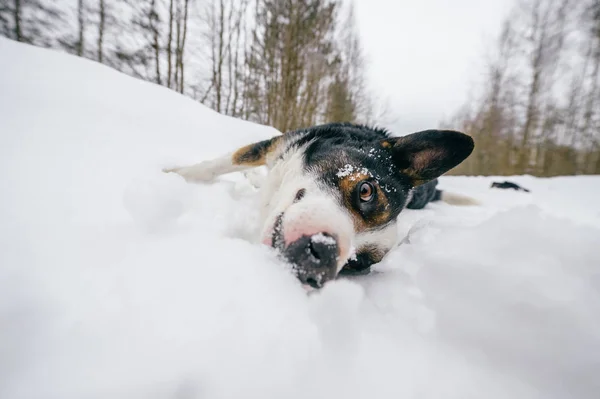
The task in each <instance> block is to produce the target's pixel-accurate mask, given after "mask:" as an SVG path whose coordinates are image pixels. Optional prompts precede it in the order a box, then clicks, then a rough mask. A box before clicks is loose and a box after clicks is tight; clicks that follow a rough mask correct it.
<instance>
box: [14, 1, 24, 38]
mask: <svg viewBox="0 0 600 399" xmlns="http://www.w3.org/2000/svg"><path fill="white" fill-rule="evenodd" d="M14 18H15V38H16V39H17V41H18V42H22V41H24V40H23V31H22V30H21V0H15V10H14Z"/></svg>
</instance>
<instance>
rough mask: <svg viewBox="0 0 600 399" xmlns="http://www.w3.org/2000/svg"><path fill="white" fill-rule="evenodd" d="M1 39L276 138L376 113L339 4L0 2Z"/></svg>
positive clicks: (285, 0)
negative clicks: (156, 89)
mask: <svg viewBox="0 0 600 399" xmlns="http://www.w3.org/2000/svg"><path fill="white" fill-rule="evenodd" d="M0 34H2V35H4V36H6V37H9V38H12V39H14V40H17V41H21V42H26V43H31V44H34V45H38V46H44V47H51V48H57V49H63V50H65V51H68V52H69V53H72V54H75V55H78V56H81V57H86V58H89V59H93V60H96V61H98V62H101V63H103V64H106V65H109V66H111V67H113V68H115V69H117V70H119V71H122V72H124V73H127V74H129V75H132V76H135V77H137V78H140V79H144V80H147V81H151V82H154V83H157V84H159V85H163V86H166V87H169V88H171V89H173V90H176V91H178V92H180V93H182V94H184V95H186V96H189V97H191V98H193V99H195V100H198V101H200V102H202V103H204V104H205V105H207V106H209V107H211V108H213V109H214V110H216V111H218V112H220V113H223V114H227V115H231V116H234V117H240V118H244V119H247V120H250V121H255V122H258V123H263V124H267V125H270V126H274V127H275V128H277V129H279V130H280V131H286V130H289V129H295V128H300V127H306V126H309V125H313V124H315V123H323V122H336V121H355V122H363V123H369V122H371V121H372V119H373V118H374V113H375V109H376V105H375V103H374V101H372V97H371V96H369V93H368V90H367V87H366V85H365V83H364V82H365V66H364V59H363V52H362V50H361V44H360V40H359V37H358V32H357V28H356V24H355V18H354V15H353V7H352V5H351V4H348V2H346V1H342V0H252V1H251V0H71V1H70V2H68V1H61V2H55V1H53V0H0ZM115 95H118V93H115Z"/></svg>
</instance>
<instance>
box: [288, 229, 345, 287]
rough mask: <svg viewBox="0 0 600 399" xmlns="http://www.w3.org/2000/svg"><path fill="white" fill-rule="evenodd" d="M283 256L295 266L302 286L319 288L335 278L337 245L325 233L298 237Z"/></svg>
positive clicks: (332, 238)
mask: <svg viewBox="0 0 600 399" xmlns="http://www.w3.org/2000/svg"><path fill="white" fill-rule="evenodd" d="M285 256H286V258H287V259H288V260H289V261H290V262H291V263H292V264H293V265H294V266H295V268H296V271H297V273H298V278H299V279H300V281H301V282H302V283H303V284H307V285H310V286H311V287H313V288H320V287H321V286H323V284H325V283H326V282H327V281H328V280H331V279H333V278H335V274H336V271H337V258H338V243H337V240H336V239H335V238H334V237H333V236H331V235H329V234H327V233H319V234H315V235H313V236H302V237H300V238H299V239H298V240H296V241H294V242H293V243H291V244H290V245H288V247H287V248H286V250H285Z"/></svg>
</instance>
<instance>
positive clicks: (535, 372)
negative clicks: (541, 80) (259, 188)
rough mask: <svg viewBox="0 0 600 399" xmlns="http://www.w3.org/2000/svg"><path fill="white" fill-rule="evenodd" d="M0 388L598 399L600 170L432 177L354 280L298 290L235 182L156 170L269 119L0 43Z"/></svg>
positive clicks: (242, 140) (216, 148)
mask: <svg viewBox="0 0 600 399" xmlns="http://www.w3.org/2000/svg"><path fill="white" fill-rule="evenodd" d="M0 56H1V57H2V59H3V62H2V63H1V64H0V93H1V94H0V187H1V188H2V197H1V199H0V221H1V224H0V243H1V244H0V245H1V248H0V397H2V398H11V399H20V398H45V399H48V398H61V399H62V398H109V397H110V398H128V399H129V398H186V399H187V398H236V397H243V398H281V397H286V398H306V397H311V398H331V397H344V398H371V397H377V398H399V397H401V398H417V397H418V398H440V397H443V398H481V397H485V398H506V397H512V398H572V397H578V398H592V397H595V396H596V395H597V393H598V392H599V391H600V381H599V380H598V378H597V373H598V370H599V367H600V355H599V354H600V321H599V319H598V317H597V315H598V314H600V251H598V244H599V243H600V208H599V205H598V202H597V201H596V200H594V199H595V198H598V197H599V195H600V178H599V177H577V178H557V179H535V178H533V177H527V176H524V177H515V178H514V180H516V181H518V182H520V183H522V184H523V185H525V186H526V187H528V188H530V189H531V190H532V193H531V194H524V193H515V192H508V191H501V190H490V189H489V188H488V186H489V184H490V182H491V181H492V180H493V178H463V177H452V178H451V177H447V178H443V179H442V182H441V186H442V188H447V189H452V190H453V191H456V192H460V193H462V194H469V195H472V196H474V197H476V198H478V199H480V200H481V201H482V202H483V205H482V206H480V207H452V206H449V205H446V204H432V205H430V206H429V207H427V208H426V209H424V210H421V211H407V212H406V213H405V214H404V215H403V216H402V219H403V220H404V223H403V225H402V227H401V228H402V229H403V231H404V232H409V238H408V240H407V241H406V242H405V243H404V244H403V245H401V246H400V247H399V248H398V249H396V250H395V251H393V252H392V253H391V254H390V255H389V256H388V257H387V258H386V259H385V261H384V262H382V263H381V264H380V265H378V266H377V267H376V268H375V271H374V272H373V273H371V274H370V275H368V276H361V277H356V278H352V279H346V280H339V281H336V282H334V283H332V284H329V285H328V286H327V287H326V288H325V289H323V290H321V291H320V292H317V293H314V294H311V295H307V294H306V292H305V291H304V290H303V289H302V288H301V287H300V286H299V284H298V282H297V281H296V280H295V278H294V277H293V276H292V275H291V274H290V273H289V271H288V270H287V269H286V268H285V267H284V266H283V265H281V264H280V263H279V262H278V261H277V260H276V258H275V256H274V255H273V254H272V253H271V252H270V251H269V250H268V249H267V248H264V247H261V246H257V245H253V244H251V243H249V242H248V239H249V238H251V237H252V236H253V234H254V233H255V232H254V229H255V228H256V207H255V202H254V201H255V200H256V198H255V197H256V196H255V195H254V194H255V191H254V189H253V188H252V187H251V185H250V184H249V183H248V182H246V181H245V180H244V179H243V178H242V177H241V176H239V175H232V176H229V177H226V178H224V179H221V180H220V181H219V182H218V183H215V184H211V185H197V186H194V185H188V184H185V183H184V182H183V181H182V180H181V179H180V178H178V177H177V176H171V175H164V174H161V173H160V169H161V168H162V167H163V166H164V165H167V164H171V163H175V162H177V163H179V162H190V161H197V160H201V159H204V158H207V157H211V156H215V155H218V154H221V153H222V152H225V151H229V150H231V149H232V148H234V147H235V146H239V145H244V144H246V143H248V142H250V141H254V140H259V139H264V138H266V137H270V136H272V135H274V134H277V132H276V131H274V130H273V129H270V128H267V127H264V126H259V125H256V124H251V123H247V122H244V121H239V120H235V119H232V118H228V117H225V116H221V115H219V114H217V113H215V112H213V111H211V110H209V109H207V108H205V107H203V106H201V105H199V104H197V103H195V102H193V101H191V100H189V99H186V98H184V97H182V96H179V95H177V94H175V93H173V92H171V91H169V90H166V89H164V88H161V87H157V86H155V85H152V84H148V83H145V82H141V81H138V80H134V79H131V78H129V77H126V76H124V75H121V74H119V73H117V72H114V71H112V70H110V69H108V68H106V67H103V66H101V65H97V64H95V63H92V62H89V61H86V60H81V59H76V58H73V57H70V56H66V55H62V54H58V53H55V52H52V51H49V50H43V49H36V48H32V47H29V46H24V45H20V44H16V43H13V42H10V41H7V40H4V39H0Z"/></svg>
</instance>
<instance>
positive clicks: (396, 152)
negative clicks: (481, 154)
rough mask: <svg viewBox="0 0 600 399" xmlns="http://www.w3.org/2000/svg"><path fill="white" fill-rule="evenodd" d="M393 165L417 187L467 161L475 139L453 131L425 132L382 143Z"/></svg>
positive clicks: (386, 140) (390, 139) (394, 138)
mask: <svg viewBox="0 0 600 399" xmlns="http://www.w3.org/2000/svg"><path fill="white" fill-rule="evenodd" d="M381 146H382V147H383V148H385V149H386V150H388V151H391V152H392V161H393V162H394V164H395V165H396V167H397V168H398V170H399V171H400V173H402V174H404V175H406V176H408V177H409V179H410V180H411V183H412V185H413V187H414V186H418V185H420V184H423V183H426V182H428V181H430V180H433V179H435V178H436V177H439V176H440V175H442V174H444V173H446V172H447V171H449V170H450V169H452V168H454V167H455V166H457V165H458V164H460V163H461V162H462V161H464V160H465V159H466V158H467V157H468V156H469V155H471V152H473V148H474V147H475V143H474V142H473V139H472V138H471V137H470V136H468V135H466V134H464V133H460V132H456V131H453V130H424V131H421V132H417V133H413V134H409V135H408V136H403V137H393V138H388V139H385V140H382V141H381Z"/></svg>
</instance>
